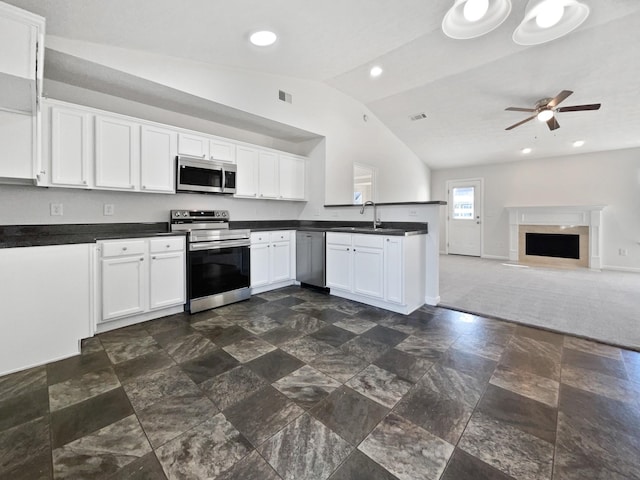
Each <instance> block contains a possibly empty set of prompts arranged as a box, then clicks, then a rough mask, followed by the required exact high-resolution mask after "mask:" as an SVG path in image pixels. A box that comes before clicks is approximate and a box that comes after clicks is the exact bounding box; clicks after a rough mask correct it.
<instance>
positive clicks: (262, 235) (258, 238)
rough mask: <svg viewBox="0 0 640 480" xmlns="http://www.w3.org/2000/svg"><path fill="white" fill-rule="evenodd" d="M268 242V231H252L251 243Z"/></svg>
mask: <svg viewBox="0 0 640 480" xmlns="http://www.w3.org/2000/svg"><path fill="white" fill-rule="evenodd" d="M258 243H269V232H254V233H252V234H251V244H252V245H255V244H258Z"/></svg>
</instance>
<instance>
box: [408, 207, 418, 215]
mask: <svg viewBox="0 0 640 480" xmlns="http://www.w3.org/2000/svg"><path fill="white" fill-rule="evenodd" d="M409 216H410V217H417V216H418V210H416V209H415V208H412V209H411V210H409Z"/></svg>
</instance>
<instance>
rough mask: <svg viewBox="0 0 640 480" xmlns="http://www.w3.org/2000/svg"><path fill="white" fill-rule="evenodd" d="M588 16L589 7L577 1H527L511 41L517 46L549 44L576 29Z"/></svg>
mask: <svg viewBox="0 0 640 480" xmlns="http://www.w3.org/2000/svg"><path fill="white" fill-rule="evenodd" d="M588 16H589V7H588V6H587V5H585V4H583V3H580V2H579V1H577V0H529V3H528V4H527V8H526V9H525V15H524V19H523V20H522V22H520V25H518V27H517V28H516V30H515V32H513V41H514V42H516V43H517V44H518V45H538V44H540V43H545V42H550V41H551V40H555V39H556V38H560V37H562V36H564V35H566V34H568V33H570V32H572V31H573V30H575V29H576V28H578V27H579V26H580V25H582V23H583V22H584V21H585V20H586V19H587V17H588Z"/></svg>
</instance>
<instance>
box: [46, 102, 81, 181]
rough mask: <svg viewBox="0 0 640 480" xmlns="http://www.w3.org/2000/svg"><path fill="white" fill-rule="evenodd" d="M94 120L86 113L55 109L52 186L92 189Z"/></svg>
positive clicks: (52, 110) (53, 109) (52, 131)
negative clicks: (91, 146)
mask: <svg viewBox="0 0 640 480" xmlns="http://www.w3.org/2000/svg"><path fill="white" fill-rule="evenodd" d="M89 125H90V117H89V115H88V114H87V113H86V112H82V111H80V110H72V109H66V108H60V107H51V183H52V184H53V185H65V186H79V187H87V186H88V179H89V175H88V168H89V161H90V149H89Z"/></svg>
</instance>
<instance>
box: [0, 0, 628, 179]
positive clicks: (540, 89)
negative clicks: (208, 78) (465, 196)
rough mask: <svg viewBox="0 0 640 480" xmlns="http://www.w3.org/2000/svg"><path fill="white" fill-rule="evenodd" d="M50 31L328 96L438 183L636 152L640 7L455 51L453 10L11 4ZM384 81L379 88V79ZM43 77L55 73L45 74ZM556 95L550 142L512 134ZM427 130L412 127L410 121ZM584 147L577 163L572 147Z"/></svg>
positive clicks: (607, 5)
mask: <svg viewBox="0 0 640 480" xmlns="http://www.w3.org/2000/svg"><path fill="white" fill-rule="evenodd" d="M5 1H7V2H8V3H11V4H14V5H16V6H19V7H21V8H24V9H26V10H29V11H32V12H35V13H38V14H40V15H43V16H45V17H46V19H47V33H48V34H51V35H56V36H60V37H65V38H70V39H75V40H84V41H88V42H94V43H101V44H106V45H111V46H119V47H125V48H129V49H134V50H141V51H147V52H153V53H160V54H163V55H169V56H175V57H182V58H187V59H191V60H196V61H199V62H206V63H211V64H215V65H225V66H231V67H236V68H242V69H248V70H255V71H260V72H266V73H273V74H277V75H284V76H292V77H299V78H305V79H310V80H314V81H318V82H324V83H326V84H328V85H329V86H332V87H334V88H336V89H338V90H341V91H342V92H344V93H346V94H348V95H350V96H352V97H354V98H356V99H357V100H359V101H361V102H362V103H363V104H365V105H366V106H367V107H368V108H369V109H370V110H371V111H372V112H373V113H374V114H376V115H377V116H378V117H379V118H380V119H381V120H382V121H383V122H384V123H385V124H386V125H387V126H388V127H389V128H390V129H391V130H392V131H393V132H394V133H395V134H396V135H397V136H398V137H399V138H400V139H401V140H402V141H403V142H405V143H406V144H407V145H408V147H409V148H410V149H411V150H413V151H414V152H415V153H416V154H417V155H418V156H419V157H420V158H421V159H422V160H423V161H424V162H425V163H426V164H427V165H429V166H430V167H432V168H434V169H439V168H448V167H457V166H466V165H475V164H483V163H496V162H508V161H517V160H519V159H521V158H523V154H522V153H521V152H520V150H521V149H522V148H524V147H530V148H532V149H533V151H532V153H531V154H529V157H533V158H543V157H551V156H561V155H569V154H575V153H578V152H579V151H581V152H589V151H602V150H614V149H620V148H632V147H640V106H639V99H640V95H638V79H640V55H639V54H638V51H637V50H638V46H640V2H639V1H638V0H583V2H584V3H586V4H587V5H589V7H590V8H591V14H590V16H589V18H588V19H587V20H586V21H585V23H584V24H582V25H581V26H580V27H579V28H578V29H576V30H575V31H573V32H572V33H570V34H569V35H567V36H565V37H562V38H560V39H557V40H554V41H551V42H548V43H544V44H541V45H536V46H529V47H524V46H520V45H517V44H515V43H514V42H513V41H512V39H511V35H512V33H513V31H514V29H515V28H516V26H517V25H518V23H519V22H520V20H521V19H522V18H523V16H524V11H525V7H526V3H527V2H526V0H512V4H513V9H512V12H511V14H510V16H509V18H508V19H507V20H506V21H505V23H503V24H502V25H501V26H500V27H498V28H497V29H496V30H494V31H492V32H490V33H489V34H487V35H485V36H482V37H479V38H475V39H471V40H453V39H451V38H448V37H447V36H445V35H444V34H443V33H442V30H441V22H442V18H443V16H444V15H445V13H446V12H447V10H448V9H449V8H450V7H451V5H452V4H453V0H340V1H338V0H327V1H317V0H269V1H264V0H233V1H229V0H180V1H178V0H109V1H105V0H5ZM262 28H268V29H272V30H274V31H276V32H277V33H278V36H279V39H278V42H277V43H276V44H275V45H274V46H273V47H269V48H267V49H264V50H261V49H258V48H256V47H252V46H251V45H249V44H248V42H247V38H248V35H249V34H250V33H251V32H252V31H255V30H256V29H262ZM374 64H375V65H380V66H381V67H382V68H383V69H384V73H383V74H382V76H380V77H378V78H375V79H373V78H371V77H370V76H369V69H370V68H371V66H373V65H374ZM45 74H46V72H45ZM561 90H573V91H574V92H575V93H574V94H573V95H572V96H571V97H570V98H569V99H567V100H566V101H565V102H564V104H565V105H576V104H585V103H602V108H601V109H600V110H598V111H593V112H570V113H569V112H567V113H559V114H558V115H557V119H558V121H559V123H560V125H561V128H560V129H558V130H555V131H553V132H551V131H549V129H548V128H547V126H546V125H545V124H543V123H539V122H537V121H532V122H529V123H527V124H525V125H523V126H521V127H519V128H516V129H514V130H511V131H505V127H507V126H509V125H511V124H513V123H516V122H517V121H519V120H521V119H524V118H525V117H526V114H524V113H523V114H520V113H517V112H507V111H505V110H504V109H505V107H508V106H520V107H533V105H534V104H535V102H536V101H537V100H539V99H541V98H545V97H553V96H555V95H556V94H557V93H559V92H560V91H561ZM418 113H425V114H426V118H424V119H423V120H419V121H411V120H410V116H412V115H415V114H418ZM575 140H584V141H585V144H584V146H583V147H581V148H580V150H576V149H575V148H574V147H573V146H572V143H573V141H575Z"/></svg>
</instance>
